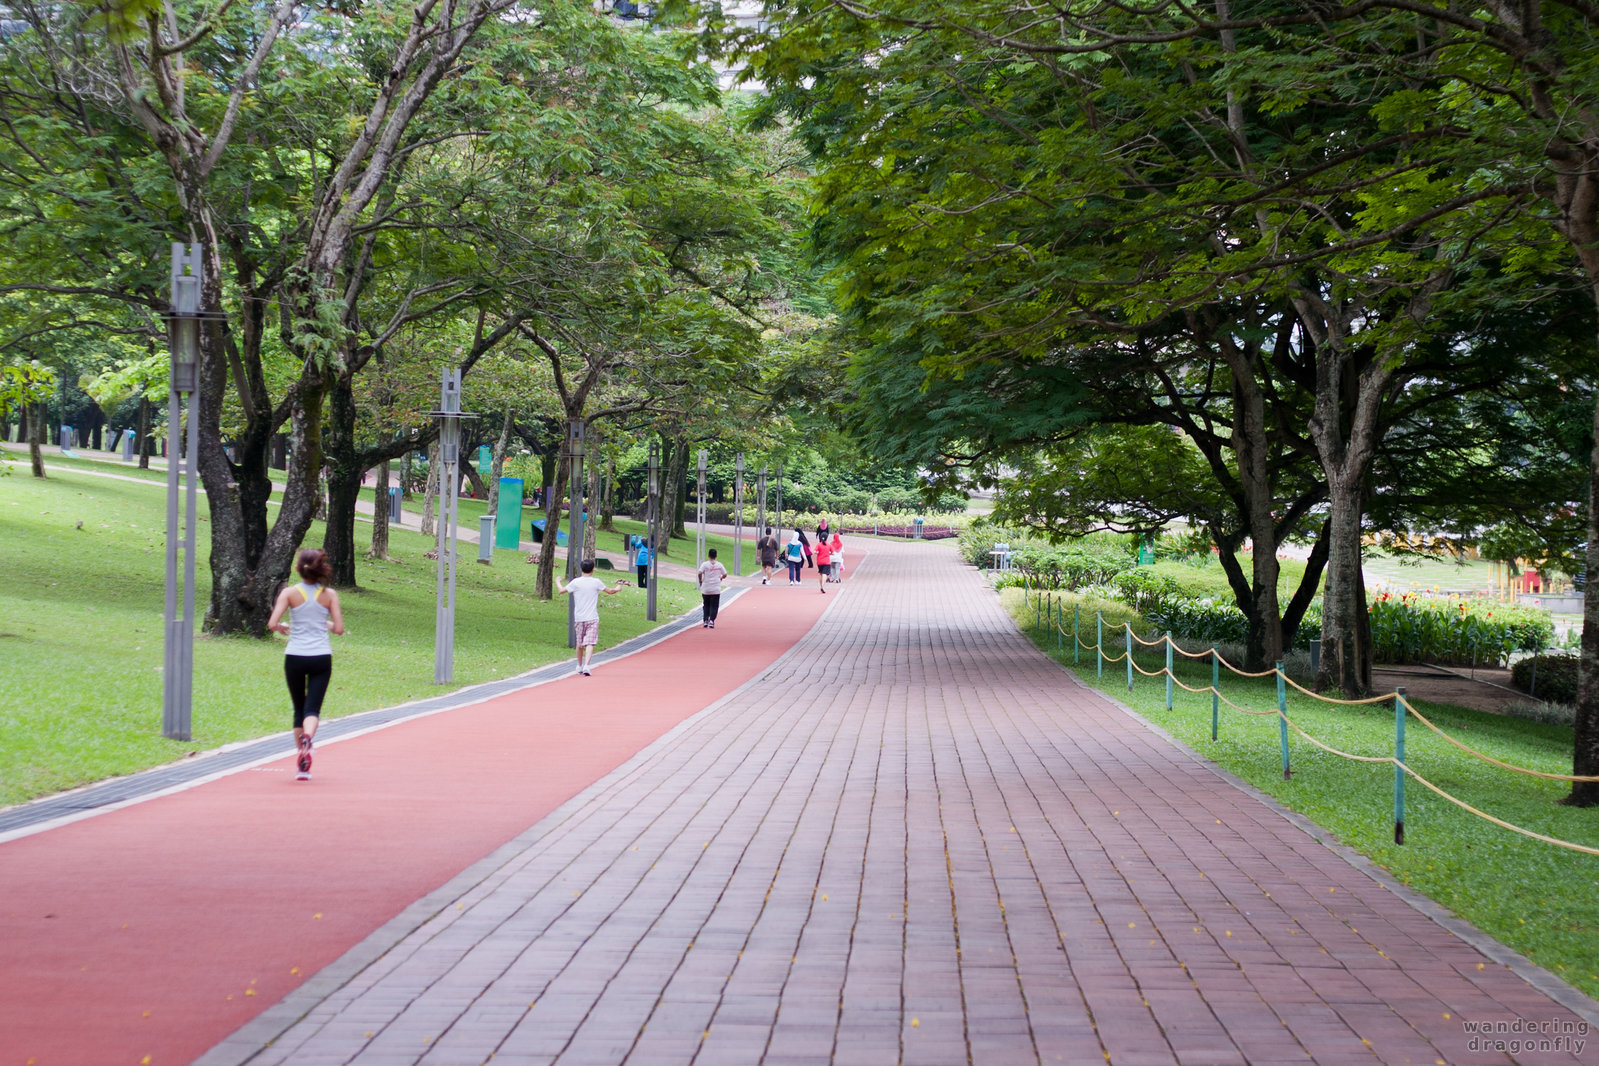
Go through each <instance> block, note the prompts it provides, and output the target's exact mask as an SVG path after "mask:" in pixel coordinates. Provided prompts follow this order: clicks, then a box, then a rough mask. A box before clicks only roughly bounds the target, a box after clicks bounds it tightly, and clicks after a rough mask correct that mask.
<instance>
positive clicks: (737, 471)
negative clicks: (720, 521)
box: [733, 452, 744, 577]
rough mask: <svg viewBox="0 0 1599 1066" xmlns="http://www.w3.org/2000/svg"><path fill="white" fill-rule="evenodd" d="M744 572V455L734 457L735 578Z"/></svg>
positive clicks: (741, 453)
mask: <svg viewBox="0 0 1599 1066" xmlns="http://www.w3.org/2000/svg"><path fill="white" fill-rule="evenodd" d="M743 572H744V453H743V452H739V453H738V455H736V456H734V457H733V576H734V577H737V576H738V575H740V574H742V573H743Z"/></svg>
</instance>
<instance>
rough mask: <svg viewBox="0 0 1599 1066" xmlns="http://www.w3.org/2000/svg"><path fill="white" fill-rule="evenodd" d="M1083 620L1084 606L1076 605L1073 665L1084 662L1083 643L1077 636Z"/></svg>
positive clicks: (1073, 629)
mask: <svg viewBox="0 0 1599 1066" xmlns="http://www.w3.org/2000/svg"><path fill="white" fill-rule="evenodd" d="M1082 620H1083V605H1082V604H1080V603H1079V604H1075V605H1074V606H1073V607H1072V665H1073V666H1075V665H1077V664H1078V663H1080V662H1082V661H1083V641H1082V638H1080V637H1079V636H1078V635H1077V632H1078V628H1079V624H1080V623H1081V622H1082Z"/></svg>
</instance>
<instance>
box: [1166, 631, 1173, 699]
mask: <svg viewBox="0 0 1599 1066" xmlns="http://www.w3.org/2000/svg"><path fill="white" fill-rule="evenodd" d="M1171 649H1172V643H1171V630H1169V629H1168V630H1166V709H1167V710H1168V711H1169V710H1171V686H1172V680H1173V678H1174V677H1175V675H1174V674H1173V673H1172V672H1171Z"/></svg>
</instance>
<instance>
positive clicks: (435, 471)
mask: <svg viewBox="0 0 1599 1066" xmlns="http://www.w3.org/2000/svg"><path fill="white" fill-rule="evenodd" d="M428 451H429V455H428V480H427V484H426V485H425V486H424V487H423V489H422V526H421V533H422V535H423V536H424V537H436V536H438V528H437V527H436V526H435V525H434V522H433V501H434V500H436V499H437V498H438V495H439V467H440V466H441V465H442V464H441V463H440V462H439V452H440V447H439V445H437V444H435V445H433V447H432V448H430V449H428Z"/></svg>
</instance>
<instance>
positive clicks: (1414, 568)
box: [1362, 550, 1493, 595]
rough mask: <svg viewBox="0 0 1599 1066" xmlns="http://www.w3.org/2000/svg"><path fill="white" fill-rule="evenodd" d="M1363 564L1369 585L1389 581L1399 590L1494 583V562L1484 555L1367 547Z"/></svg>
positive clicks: (1463, 588)
mask: <svg viewBox="0 0 1599 1066" xmlns="http://www.w3.org/2000/svg"><path fill="white" fill-rule="evenodd" d="M1362 565H1363V568H1364V569H1365V572H1366V585H1367V586H1368V587H1371V586H1375V585H1376V584H1377V583H1378V582H1386V583H1387V584H1388V585H1389V586H1391V587H1392V588H1393V589H1394V590H1395V591H1397V592H1421V593H1425V594H1427V595H1435V594H1436V595H1442V594H1443V593H1446V592H1482V591H1487V590H1488V589H1491V588H1492V587H1493V564H1492V563H1489V562H1486V561H1484V560H1482V559H1462V560H1460V561H1458V562H1456V561H1455V560H1453V559H1438V558H1426V557H1420V556H1413V555H1403V556H1400V555H1389V554H1387V553H1385V552H1374V551H1370V550H1368V551H1367V554H1366V557H1365V560H1364V562H1363V564H1362Z"/></svg>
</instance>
